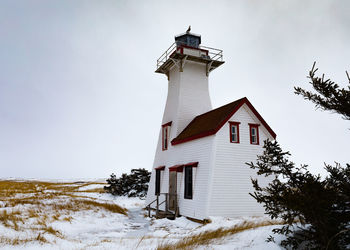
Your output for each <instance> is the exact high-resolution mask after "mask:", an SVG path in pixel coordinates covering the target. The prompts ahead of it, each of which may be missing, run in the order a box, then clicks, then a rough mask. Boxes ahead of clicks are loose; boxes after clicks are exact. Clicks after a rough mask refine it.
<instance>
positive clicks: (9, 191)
mask: <svg viewBox="0 0 350 250" xmlns="http://www.w3.org/2000/svg"><path fill="white" fill-rule="evenodd" d="M92 184H104V183H99V182H76V183H69V182H62V183H52V182H41V181H13V180H0V201H1V202H0V225H3V226H5V227H7V228H11V229H13V230H16V231H18V232H22V234H21V235H23V232H25V233H30V232H31V233H32V235H33V233H34V235H36V236H35V237H30V236H28V237H27V238H21V237H15V236H13V237H6V236H1V235H0V248H1V246H2V245H23V244H26V243H28V242H40V243H50V242H49V241H48V240H47V238H45V235H52V236H54V237H55V238H60V239H63V238H64V235H63V233H62V232H60V231H59V230H56V229H54V228H53V227H52V226H51V223H53V222H55V221H61V222H67V223H71V222H72V220H73V217H74V213H76V212H80V211H87V210H92V211H100V210H104V211H108V212H112V213H119V214H123V215H127V210H126V209H124V208H122V207H120V206H118V205H116V204H111V203H106V202H102V201H97V199H95V198H91V197H88V196H84V195H83V194H82V193H83V192H86V193H101V191H103V189H102V188H94V189H88V190H85V191H80V190H79V188H81V187H85V186H88V185H92ZM28 235H30V234H28ZM52 236H51V239H52Z"/></svg>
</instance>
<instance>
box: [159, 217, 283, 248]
mask: <svg viewBox="0 0 350 250" xmlns="http://www.w3.org/2000/svg"><path fill="white" fill-rule="evenodd" d="M283 224H285V223H283V222H281V221H264V222H259V223H253V222H247V221H245V222H243V223H242V224H239V225H236V226H234V227H231V228H227V229H223V228H219V229H217V230H212V231H205V232H203V233H200V234H196V235H191V236H188V237H185V238H183V239H181V240H180V241H179V242H176V243H174V244H171V243H163V244H161V245H159V246H158V248H157V250H173V249H194V248H195V247H198V246H203V245H208V244H209V243H211V242H212V241H214V240H218V239H222V238H224V237H227V236H230V235H233V234H236V233H240V232H243V231H246V230H250V229H254V228H258V227H264V226H271V225H283Z"/></svg>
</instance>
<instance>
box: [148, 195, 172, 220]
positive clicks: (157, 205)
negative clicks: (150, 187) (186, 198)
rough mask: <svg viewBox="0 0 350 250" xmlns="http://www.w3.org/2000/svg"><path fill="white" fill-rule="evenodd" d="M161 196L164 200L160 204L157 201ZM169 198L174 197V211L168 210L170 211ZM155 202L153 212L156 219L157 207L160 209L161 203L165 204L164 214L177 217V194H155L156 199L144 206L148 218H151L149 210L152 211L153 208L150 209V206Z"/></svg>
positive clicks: (157, 214)
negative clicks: (163, 196) (154, 211)
mask: <svg viewBox="0 0 350 250" xmlns="http://www.w3.org/2000/svg"><path fill="white" fill-rule="evenodd" d="M161 195H165V199H164V200H163V201H162V202H160V201H159V197H160V196H161ZM171 196H175V197H174V199H175V204H174V210H170V209H169V202H170V197H171ZM155 202H156V207H155V210H156V217H158V216H159V207H160V206H161V205H162V204H163V203H165V211H164V212H165V214H172V215H175V216H177V215H178V205H177V204H178V203H177V194H169V193H160V194H157V197H156V199H155V200H153V201H152V202H151V203H149V204H148V205H147V206H146V209H147V210H148V217H151V209H153V208H151V205H152V204H153V203H155Z"/></svg>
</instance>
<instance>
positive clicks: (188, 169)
mask: <svg viewBox="0 0 350 250" xmlns="http://www.w3.org/2000/svg"><path fill="white" fill-rule="evenodd" d="M192 176H193V168H192V166H185V199H192V193H193V192H192V191H193V182H192Z"/></svg>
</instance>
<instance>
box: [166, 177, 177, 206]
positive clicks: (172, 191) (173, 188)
mask: <svg viewBox="0 0 350 250" xmlns="http://www.w3.org/2000/svg"><path fill="white" fill-rule="evenodd" d="M176 177H177V172H176V171H171V172H169V204H168V208H169V210H172V211H175V209H176V206H177V204H176V203H177V198H176V197H177V195H176V194H177V179H176Z"/></svg>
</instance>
